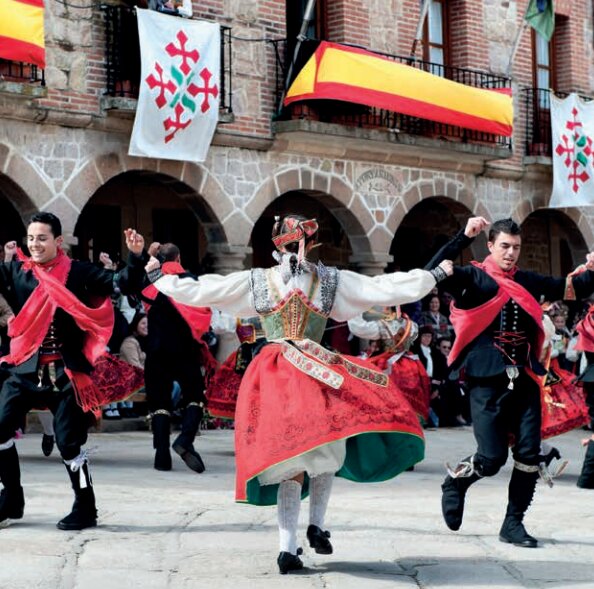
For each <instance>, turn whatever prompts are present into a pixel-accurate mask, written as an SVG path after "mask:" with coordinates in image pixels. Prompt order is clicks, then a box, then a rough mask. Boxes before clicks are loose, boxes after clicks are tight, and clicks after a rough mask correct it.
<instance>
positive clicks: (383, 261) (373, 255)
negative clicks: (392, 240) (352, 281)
mask: <svg viewBox="0 0 594 589" xmlns="http://www.w3.org/2000/svg"><path fill="white" fill-rule="evenodd" d="M393 260H394V256H392V255H390V254H386V253H383V252H369V253H367V254H353V255H352V256H351V257H350V258H349V262H350V263H351V264H352V265H353V266H354V269H355V271H356V272H360V273H361V274H365V275H367V276H377V275H378V274H383V273H384V270H385V268H386V266H387V265H388V264H389V263H390V262H392V261H393Z"/></svg>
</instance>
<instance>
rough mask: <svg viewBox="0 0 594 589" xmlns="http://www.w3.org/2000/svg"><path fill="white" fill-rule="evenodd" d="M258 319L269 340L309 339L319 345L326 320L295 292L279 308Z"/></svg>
mask: <svg viewBox="0 0 594 589" xmlns="http://www.w3.org/2000/svg"><path fill="white" fill-rule="evenodd" d="M260 319H261V321H262V327H263V328H264V331H265V332H266V338H267V339H269V340H272V339H280V338H288V339H293V340H301V339H310V340H313V341H314V342H318V343H319V342H320V341H322V336H323V335H324V329H325V328H326V321H327V319H328V318H327V317H326V316H325V315H323V314H322V313H320V311H319V310H317V309H315V308H313V307H312V306H311V305H310V304H309V301H308V300H307V299H306V298H305V297H304V296H303V294H299V293H297V292H295V293H293V294H292V295H291V296H290V297H289V298H288V299H286V300H285V301H283V302H282V303H281V304H280V306H278V307H276V308H275V309H274V310H272V311H270V312H269V313H266V314H263V315H261V316H260Z"/></svg>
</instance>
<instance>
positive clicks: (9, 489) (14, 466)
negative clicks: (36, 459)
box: [0, 444, 25, 523]
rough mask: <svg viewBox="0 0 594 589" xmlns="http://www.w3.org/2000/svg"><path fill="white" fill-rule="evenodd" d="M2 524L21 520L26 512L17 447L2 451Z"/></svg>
mask: <svg viewBox="0 0 594 589" xmlns="http://www.w3.org/2000/svg"><path fill="white" fill-rule="evenodd" d="M0 482H2V485H3V486H4V488H3V489H2V492H1V493H0V523H2V522H3V521H5V520H7V519H21V518H22V517H23V512H24V510H25V497H24V495H23V487H21V469H20V466H19V455H18V454H17V450H16V446H15V445H14V444H13V445H12V446H11V447H10V448H7V449H6V450H2V451H0Z"/></svg>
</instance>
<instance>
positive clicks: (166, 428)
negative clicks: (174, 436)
mask: <svg viewBox="0 0 594 589" xmlns="http://www.w3.org/2000/svg"><path fill="white" fill-rule="evenodd" d="M170 423H171V417H170V416H169V412H167V411H164V412H163V413H154V414H153V418H152V428H153V448H154V449H155V465H154V466H155V470H171V452H170V451H169V433H170Z"/></svg>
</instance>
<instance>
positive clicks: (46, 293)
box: [0, 249, 114, 411]
mask: <svg viewBox="0 0 594 589" xmlns="http://www.w3.org/2000/svg"><path fill="white" fill-rule="evenodd" d="M17 255H18V257H19V259H20V260H21V261H23V265H22V270H23V271H28V270H31V271H32V272H33V275H34V276H35V279H36V280H37V282H38V284H37V286H36V287H35V289H34V290H33V292H32V293H31V295H30V296H29V298H28V299H27V301H26V302H25V304H24V305H23V308H22V309H21V310H20V311H19V313H18V315H17V316H16V317H14V318H13V319H12V320H11V321H10V323H9V327H8V335H9V336H10V337H11V340H10V353H9V354H8V355H6V356H4V357H2V358H0V362H7V363H9V364H13V365H19V364H22V363H23V362H25V361H26V360H28V359H29V358H31V356H33V354H35V352H37V350H38V349H39V347H40V346H41V344H42V342H43V338H44V337H45V336H46V334H47V332H48V329H49V327H50V324H51V322H52V320H53V318H54V314H55V312H56V309H58V308H60V309H62V310H63V311H65V312H66V313H68V315H70V316H71V317H72V318H73V319H74V321H75V323H76V325H77V327H78V328H79V329H80V330H81V331H83V332H84V336H85V337H84V344H83V350H82V351H83V354H84V355H85V357H86V358H87V360H88V361H89V362H90V363H91V364H92V365H93V364H95V362H96V361H97V359H98V358H99V357H100V356H101V355H102V354H104V353H105V351H106V347H107V342H108V341H109V338H110V337H111V332H112V330H113V323H114V316H113V307H112V304H111V300H110V299H109V297H106V298H105V299H104V300H103V302H102V303H101V304H100V305H99V306H98V307H96V308H92V307H87V306H86V305H85V304H84V303H83V302H82V301H80V300H79V299H78V298H77V297H76V296H75V295H74V293H72V292H70V291H69V290H68V289H67V288H66V286H65V284H66V280H67V278H68V274H69V272H70V268H71V265H72V261H71V260H70V258H68V257H67V256H66V255H65V254H64V252H63V251H62V250H61V249H58V255H57V256H56V257H55V258H54V259H53V260H51V261H50V262H47V263H46V264H36V263H35V262H33V261H32V260H31V259H30V258H27V257H26V256H25V255H24V254H23V252H22V251H21V250H18V252H17ZM66 372H67V374H68V376H69V378H70V380H71V381H72V383H73V386H74V389H75V393H76V397H77V402H78V404H79V405H80V406H81V407H82V408H83V409H84V410H85V411H89V410H93V409H95V408H96V405H97V400H98V399H99V395H98V392H97V388H96V387H95V385H94V384H93V382H92V380H91V378H90V377H89V375H87V374H84V373H81V372H73V371H71V370H68V369H66Z"/></svg>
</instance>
